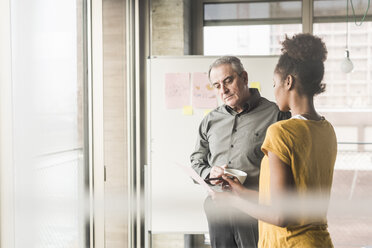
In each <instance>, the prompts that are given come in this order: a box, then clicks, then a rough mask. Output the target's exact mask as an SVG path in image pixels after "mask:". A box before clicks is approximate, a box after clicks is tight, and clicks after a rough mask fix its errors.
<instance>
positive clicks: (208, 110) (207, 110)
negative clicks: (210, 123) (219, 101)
mask: <svg viewBox="0 0 372 248" xmlns="http://www.w3.org/2000/svg"><path fill="white" fill-rule="evenodd" d="M211 111H212V109H206V110H204V116H206V115H207V114H209V112H211Z"/></svg>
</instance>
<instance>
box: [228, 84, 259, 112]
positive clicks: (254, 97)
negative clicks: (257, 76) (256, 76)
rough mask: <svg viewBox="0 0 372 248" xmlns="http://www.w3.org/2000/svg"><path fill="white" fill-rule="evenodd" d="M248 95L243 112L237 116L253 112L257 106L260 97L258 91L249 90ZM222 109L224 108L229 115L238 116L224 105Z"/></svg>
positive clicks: (254, 89)
mask: <svg viewBox="0 0 372 248" xmlns="http://www.w3.org/2000/svg"><path fill="white" fill-rule="evenodd" d="M249 93H250V96H249V98H248V100H247V101H246V102H245V104H244V107H243V111H242V112H241V113H239V114H243V113H247V112H249V111H251V110H253V109H254V108H256V107H257V105H258V103H259V100H260V98H261V95H260V92H259V91H258V89H256V88H249ZM224 107H225V110H226V111H227V112H228V113H229V114H232V115H236V114H238V113H237V112H236V111H235V110H233V109H232V108H231V107H230V106H228V105H226V104H224Z"/></svg>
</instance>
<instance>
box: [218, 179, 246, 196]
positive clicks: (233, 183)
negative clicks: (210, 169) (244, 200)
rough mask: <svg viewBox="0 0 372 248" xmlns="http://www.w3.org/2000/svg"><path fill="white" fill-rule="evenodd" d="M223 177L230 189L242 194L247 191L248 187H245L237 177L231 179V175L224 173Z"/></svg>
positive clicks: (236, 193)
mask: <svg viewBox="0 0 372 248" xmlns="http://www.w3.org/2000/svg"><path fill="white" fill-rule="evenodd" d="M222 178H223V180H224V181H225V182H226V183H228V187H227V188H228V189H230V190H231V191H232V192H233V193H234V194H235V195H237V196H242V195H243V194H244V192H245V191H246V188H244V186H243V185H242V184H241V183H240V182H239V180H238V179H237V178H236V177H234V178H232V179H231V178H230V177H229V176H227V175H223V176H222ZM225 187H226V186H225Z"/></svg>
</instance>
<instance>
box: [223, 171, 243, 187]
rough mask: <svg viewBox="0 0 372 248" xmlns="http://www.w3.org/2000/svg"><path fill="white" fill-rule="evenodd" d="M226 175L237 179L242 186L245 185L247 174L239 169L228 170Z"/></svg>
mask: <svg viewBox="0 0 372 248" xmlns="http://www.w3.org/2000/svg"><path fill="white" fill-rule="evenodd" d="M225 174H227V175H231V176H234V177H236V178H237V179H238V180H239V182H240V183H241V184H243V183H244V181H245V179H246V178H247V173H245V172H244V171H241V170H237V169H231V168H226V169H225Z"/></svg>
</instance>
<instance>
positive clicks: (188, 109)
mask: <svg viewBox="0 0 372 248" xmlns="http://www.w3.org/2000/svg"><path fill="white" fill-rule="evenodd" d="M183 115H192V106H183Z"/></svg>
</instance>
